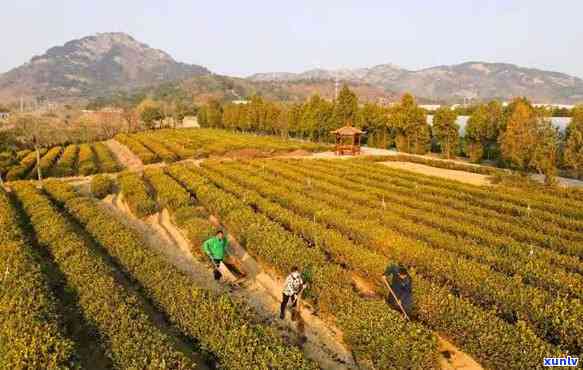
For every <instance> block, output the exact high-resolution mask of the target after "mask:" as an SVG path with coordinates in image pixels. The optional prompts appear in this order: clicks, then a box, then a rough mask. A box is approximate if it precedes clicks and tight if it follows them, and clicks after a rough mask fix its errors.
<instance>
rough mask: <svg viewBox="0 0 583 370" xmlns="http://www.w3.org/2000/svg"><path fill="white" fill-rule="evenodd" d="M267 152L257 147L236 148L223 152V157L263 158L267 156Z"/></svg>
mask: <svg viewBox="0 0 583 370" xmlns="http://www.w3.org/2000/svg"><path fill="white" fill-rule="evenodd" d="M268 156H269V154H268V153H265V152H262V151H260V150H257V149H238V150H231V151H229V152H227V153H225V155H224V157H228V158H237V159H252V158H265V157H268Z"/></svg>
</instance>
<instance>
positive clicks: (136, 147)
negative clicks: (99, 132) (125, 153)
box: [115, 134, 159, 164]
mask: <svg viewBox="0 0 583 370" xmlns="http://www.w3.org/2000/svg"><path fill="white" fill-rule="evenodd" d="M115 140H117V141H119V142H120V143H121V144H123V145H125V146H127V147H128V148H129V149H130V150H131V151H132V152H133V153H134V154H135V155H137V156H138V157H139V158H140V160H141V161H142V163H143V164H150V163H155V162H157V161H159V158H158V156H156V154H154V152H152V151H151V150H150V149H148V148H146V147H145V146H144V145H143V144H142V143H140V142H139V141H138V140H136V139H134V138H133V137H130V135H128V134H118V135H116V137H115Z"/></svg>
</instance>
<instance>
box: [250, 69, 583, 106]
mask: <svg viewBox="0 0 583 370" xmlns="http://www.w3.org/2000/svg"><path fill="white" fill-rule="evenodd" d="M335 78H338V79H340V80H346V81H353V82H360V83H366V84H370V85H372V86H377V87H381V88H383V89H387V90H391V91H395V92H404V91H410V92H412V93H413V94H415V95H417V96H423V97H426V98H430V99H433V100H446V101H456V100H457V101H459V100H462V99H463V98H464V97H466V98H476V99H492V98H504V99H509V98H512V97H515V96H527V97H529V98H530V99H532V100H534V101H535V102H554V103H557V102H564V103H574V102H581V101H583V80H582V79H580V78H577V77H574V76H569V75H567V74H564V73H559V72H550V71H543V70H539V69H533V68H524V67H520V66H516V65H513V64H505V63H485V62H467V63H462V64H456V65H451V66H437V67H431V68H425V69H421V70H416V71H413V70H407V69H403V68H400V67H397V66H395V65H392V64H383V65H377V66H374V67H371V68H359V69H340V70H325V69H315V70H309V71H306V72H302V73H297V74H294V73H260V74H255V75H252V76H250V77H249V79H250V80H252V81H279V82H289V81H301V80H331V79H335Z"/></svg>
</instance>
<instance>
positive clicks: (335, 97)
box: [334, 76, 340, 100]
mask: <svg viewBox="0 0 583 370" xmlns="http://www.w3.org/2000/svg"><path fill="white" fill-rule="evenodd" d="M339 85H340V82H339V81H338V76H336V77H335V78H334V100H336V99H338V86H339Z"/></svg>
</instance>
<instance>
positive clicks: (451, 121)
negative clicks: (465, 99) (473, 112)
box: [433, 107, 460, 158]
mask: <svg viewBox="0 0 583 370" xmlns="http://www.w3.org/2000/svg"><path fill="white" fill-rule="evenodd" d="M456 119H457V113H456V112H454V111H453V110H452V109H451V108H450V107H440V108H439V109H438V110H437V111H436V112H435V115H434V116H433V135H434V136H435V137H436V138H437V140H438V142H439V145H440V146H441V153H442V154H443V155H444V156H445V157H446V158H452V157H453V156H454V155H455V149H456V146H457V143H458V139H459V129H460V127H459V125H458V124H457V123H456V122H455V121H456Z"/></svg>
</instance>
